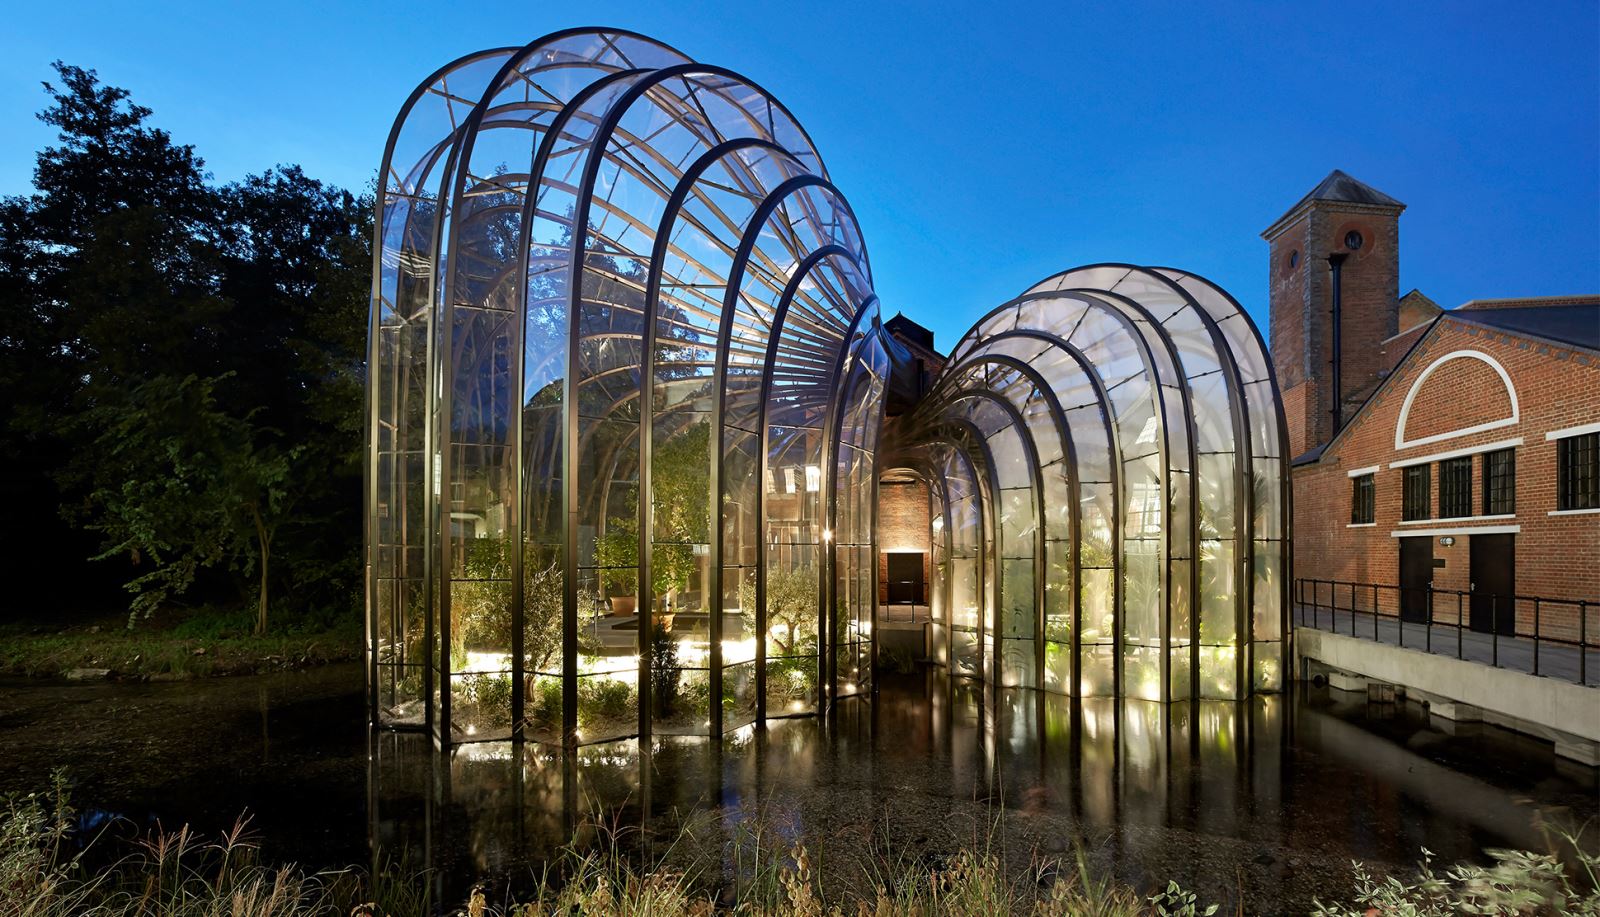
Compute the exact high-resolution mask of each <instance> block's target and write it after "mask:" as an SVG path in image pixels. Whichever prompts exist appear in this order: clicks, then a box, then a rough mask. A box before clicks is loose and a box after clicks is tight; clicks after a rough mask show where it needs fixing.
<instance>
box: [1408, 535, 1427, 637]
mask: <svg viewBox="0 0 1600 917" xmlns="http://www.w3.org/2000/svg"><path fill="white" fill-rule="evenodd" d="M1432 584H1433V539H1432V538H1428V537H1426V536H1417V537H1413V538H1402V539H1400V619H1401V620H1402V621H1426V620H1428V603H1429V601H1430V598H1429V596H1428V587H1429V586H1431V585H1432Z"/></svg>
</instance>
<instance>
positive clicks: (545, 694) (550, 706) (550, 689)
mask: <svg viewBox="0 0 1600 917" xmlns="http://www.w3.org/2000/svg"><path fill="white" fill-rule="evenodd" d="M530 694H531V697H530V698H529V701H530V703H529V705H528V709H529V713H528V717H529V719H531V720H532V721H533V725H534V726H535V728H538V729H542V730H545V731H548V732H560V731H561V700H562V698H561V679H560V678H549V677H547V678H537V679H535V680H534V682H533V691H532V692H530Z"/></svg>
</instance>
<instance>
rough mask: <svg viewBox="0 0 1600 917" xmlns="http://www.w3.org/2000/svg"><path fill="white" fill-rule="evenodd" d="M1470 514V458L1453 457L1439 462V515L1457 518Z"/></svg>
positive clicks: (1445, 517)
mask: <svg viewBox="0 0 1600 917" xmlns="http://www.w3.org/2000/svg"><path fill="white" fill-rule="evenodd" d="M1470 515H1472V459H1471V458H1453V459H1445V460H1444V461H1442V462H1440V463H1439V517H1440V518H1441V519H1457V518H1460V517H1462V516H1470Z"/></svg>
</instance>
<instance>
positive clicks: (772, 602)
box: [739, 567, 817, 656]
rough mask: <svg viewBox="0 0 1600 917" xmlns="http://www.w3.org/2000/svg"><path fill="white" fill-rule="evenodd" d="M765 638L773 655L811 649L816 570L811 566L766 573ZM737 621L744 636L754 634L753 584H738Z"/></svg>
mask: <svg viewBox="0 0 1600 917" xmlns="http://www.w3.org/2000/svg"><path fill="white" fill-rule="evenodd" d="M766 599H767V639H768V640H769V641H771V643H772V648H771V649H770V650H769V651H768V652H769V654H770V655H773V656H788V655H791V654H794V653H797V652H803V651H805V650H804V648H805V647H806V646H808V645H809V646H812V647H813V649H814V646H815V641H816V639H817V571H816V570H815V569H812V568H810V567H797V568H774V569H769V570H768V571H767V594H766ZM739 619H740V620H741V621H742V622H743V623H744V632H745V633H746V634H755V633H756V632H757V630H758V628H757V626H756V584H755V583H754V582H751V581H749V580H741V581H740V583H739Z"/></svg>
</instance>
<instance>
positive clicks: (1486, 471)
mask: <svg viewBox="0 0 1600 917" xmlns="http://www.w3.org/2000/svg"><path fill="white" fill-rule="evenodd" d="M1516 511H1517V451H1516V450H1515V449H1496V450H1495V451H1493V452H1485V453H1484V454H1483V514H1484V515H1485V516H1509V515H1510V514H1512V513H1514V512H1516Z"/></svg>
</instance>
